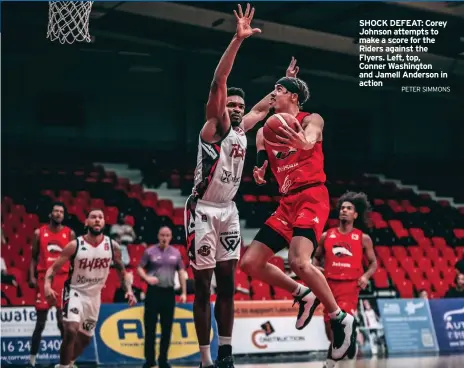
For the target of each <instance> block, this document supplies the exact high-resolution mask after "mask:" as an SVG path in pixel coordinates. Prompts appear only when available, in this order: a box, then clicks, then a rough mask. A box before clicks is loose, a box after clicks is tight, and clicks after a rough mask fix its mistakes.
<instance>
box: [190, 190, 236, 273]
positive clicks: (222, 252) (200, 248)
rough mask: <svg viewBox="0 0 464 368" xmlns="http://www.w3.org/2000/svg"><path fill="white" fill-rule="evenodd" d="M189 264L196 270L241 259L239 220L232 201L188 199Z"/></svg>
mask: <svg viewBox="0 0 464 368" xmlns="http://www.w3.org/2000/svg"><path fill="white" fill-rule="evenodd" d="M185 207H186V208H185V216H184V220H185V230H186V237H187V247H188V255H189V258H190V265H191V266H192V267H193V268H194V269H196V270H205V269H210V268H214V267H216V262H224V261H230V260H234V259H236V260H238V259H239V258H240V245H241V236H240V221H239V217H238V210H237V206H236V205H235V203H234V202H229V203H212V202H207V201H203V200H201V199H198V200H195V199H193V198H192V197H190V198H189V199H188V200H187V203H186V206H185Z"/></svg>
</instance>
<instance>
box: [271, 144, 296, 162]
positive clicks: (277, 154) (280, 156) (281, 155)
mask: <svg viewBox="0 0 464 368" xmlns="http://www.w3.org/2000/svg"><path fill="white" fill-rule="evenodd" d="M295 152H297V149H296V148H293V147H291V148H290V150H289V151H286V152H279V151H276V150H272V153H273V154H274V156H275V157H276V159H278V160H285V159H286V158H287V157H288V156H290V155H293V154H294V153H295Z"/></svg>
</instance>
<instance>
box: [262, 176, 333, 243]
mask: <svg viewBox="0 0 464 368" xmlns="http://www.w3.org/2000/svg"><path fill="white" fill-rule="evenodd" d="M329 212H330V203H329V192H328V190H327V188H326V186H325V185H322V184H321V185H317V186H314V187H309V188H306V189H304V190H302V191H301V192H296V193H293V194H289V195H286V196H283V197H282V198H281V200H280V203H279V207H278V208H277V210H276V212H275V213H274V214H273V215H272V216H271V217H269V218H268V219H267V220H266V225H267V226H269V227H270V228H272V229H273V230H274V231H276V232H277V233H279V234H280V235H282V236H283V237H284V238H285V240H286V241H287V242H288V243H289V244H290V241H291V240H292V237H293V229H294V228H302V229H313V230H314V233H315V235H316V241H319V239H320V238H321V235H322V233H323V231H324V226H325V223H326V222H327V219H328V217H329Z"/></svg>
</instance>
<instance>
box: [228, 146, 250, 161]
mask: <svg viewBox="0 0 464 368" xmlns="http://www.w3.org/2000/svg"><path fill="white" fill-rule="evenodd" d="M245 153H246V149H245V148H242V147H240V145H239V144H237V143H234V144H232V150H231V151H230V157H232V158H241V159H242V160H244V159H245Z"/></svg>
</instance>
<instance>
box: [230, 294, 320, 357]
mask: <svg viewBox="0 0 464 368" xmlns="http://www.w3.org/2000/svg"><path fill="white" fill-rule="evenodd" d="M297 315H298V307H297V306H294V307H292V302H291V301H288V300H275V301H262V302H256V301H254V302H235V324H234V332H233V336H232V345H233V347H234V353H235V354H266V353H288V352H303V351H315V350H327V348H328V346H329V341H328V340H327V339H326V334H325V329H324V319H323V315H322V308H318V309H317V310H316V312H315V313H314V317H313V319H312V320H311V323H310V324H309V325H308V326H307V327H306V328H305V329H303V330H301V331H298V330H297V329H296V328H295V322H296V316H297Z"/></svg>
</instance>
